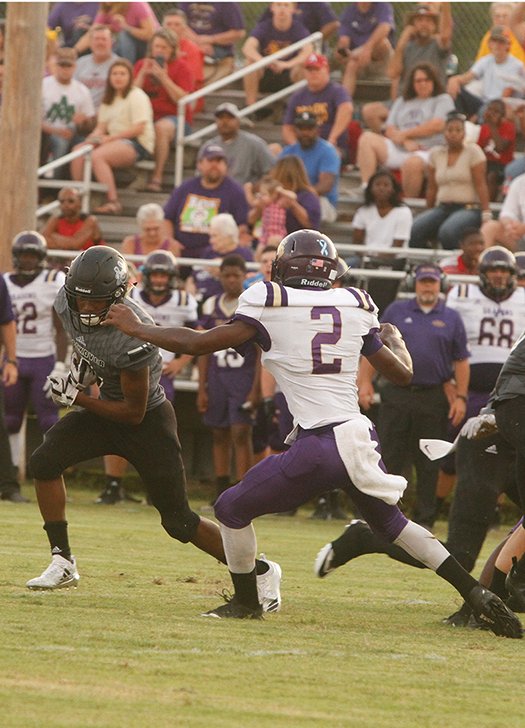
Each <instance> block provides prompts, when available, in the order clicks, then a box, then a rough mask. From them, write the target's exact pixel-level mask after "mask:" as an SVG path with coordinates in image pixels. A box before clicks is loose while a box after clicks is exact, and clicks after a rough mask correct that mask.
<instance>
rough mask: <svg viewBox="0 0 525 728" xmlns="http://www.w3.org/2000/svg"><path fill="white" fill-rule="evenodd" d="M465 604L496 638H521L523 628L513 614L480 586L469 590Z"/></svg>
mask: <svg viewBox="0 0 525 728" xmlns="http://www.w3.org/2000/svg"><path fill="white" fill-rule="evenodd" d="M466 602H467V604H469V605H470V606H471V607H472V611H473V613H474V617H475V618H476V619H477V620H479V621H480V622H481V623H483V624H485V625H486V626H487V627H488V628H489V629H490V630H491V632H494V634H495V635H498V637H510V638H511V639H521V638H522V637H523V627H522V626H521V622H520V620H519V619H518V618H517V617H516V615H515V614H514V612H511V610H510V609H509V608H508V607H506V606H505V604H504V603H503V602H502V601H501V599H500V598H499V597H497V596H496V595H495V594H493V593H492V592H491V591H489V590H488V589H486V588H485V587H483V586H481V584H478V585H477V586H475V587H474V588H473V589H472V590H471V592H470V594H469V595H468V598H467V600H466Z"/></svg>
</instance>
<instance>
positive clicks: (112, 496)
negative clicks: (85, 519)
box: [95, 486, 124, 506]
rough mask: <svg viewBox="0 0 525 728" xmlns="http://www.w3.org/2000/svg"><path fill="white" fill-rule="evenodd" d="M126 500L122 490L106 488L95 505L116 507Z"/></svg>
mask: <svg viewBox="0 0 525 728" xmlns="http://www.w3.org/2000/svg"><path fill="white" fill-rule="evenodd" d="M123 500H124V497H123V495H122V493H121V492H120V488H113V487H111V486H110V487H108V488H104V490H103V491H102V493H101V494H100V495H99V497H98V498H97V500H96V501H95V503H97V504H98V505H103V506H114V505H115V503H120V502H121V501H123Z"/></svg>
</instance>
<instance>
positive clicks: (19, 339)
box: [4, 270, 65, 359]
mask: <svg viewBox="0 0 525 728" xmlns="http://www.w3.org/2000/svg"><path fill="white" fill-rule="evenodd" d="M4 278H5V282H6V284H7V289H8V291H9V295H10V296H11V301H12V304H13V311H14V314H15V316H16V354H17V356H20V357H22V358H28V359H34V358H37V357H44V356H51V355H53V354H55V353H56V352H55V326H54V323H53V304H54V302H55V298H56V296H57V293H58V291H59V290H60V289H61V288H62V286H63V285H64V281H65V275H64V273H62V271H57V270H42V271H41V272H40V273H39V274H38V275H37V276H36V278H34V280H32V281H31V282H30V283H27V284H25V285H22V286H21V285H18V284H17V283H16V282H14V281H16V274H15V273H5V274H4ZM13 278H14V281H13Z"/></svg>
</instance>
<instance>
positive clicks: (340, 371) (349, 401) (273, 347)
mask: <svg viewBox="0 0 525 728" xmlns="http://www.w3.org/2000/svg"><path fill="white" fill-rule="evenodd" d="M233 318H234V320H235V319H239V320H241V321H245V322H246V323H249V324H251V325H252V326H255V327H256V328H257V335H256V338H255V341H256V342H257V343H258V344H259V346H260V347H261V349H262V351H263V354H262V358H261V361H262V364H263V366H265V367H266V368H267V369H268V370H269V371H270V372H271V373H272V374H273V376H274V377H275V379H276V381H277V383H278V385H279V387H280V389H281V390H282V392H283V394H284V396H285V397H286V401H287V403H288V406H289V408H290V412H291V413H292V415H293V417H294V422H295V424H298V425H300V426H301V427H302V428H303V429H305V430H309V429H313V428H315V427H321V426H324V425H330V424H333V423H335V422H345V421H346V420H349V419H351V418H353V417H355V416H356V415H360V411H359V405H358V400H357V383H356V377H357V369H358V366H359V357H360V355H361V354H364V355H365V356H369V355H370V354H374V353H375V352H376V351H378V350H379V349H380V348H381V347H382V346H383V343H382V342H381V340H380V338H379V336H378V331H379V321H378V319H377V308H376V306H375V304H374V302H373V301H372V299H371V298H370V296H369V295H368V294H367V293H366V292H365V291H361V290H359V289H357V288H332V289H330V290H328V291H315V290H305V289H296V288H289V287H286V286H280V285H278V284H277V283H273V282H272V283H267V282H262V281H261V282H260V283H256V284H254V285H253V286H251V287H250V288H248V289H247V290H246V291H245V292H244V293H243V294H242V295H241V297H240V298H239V305H238V307H237V311H236V313H235V315H234V317H233Z"/></svg>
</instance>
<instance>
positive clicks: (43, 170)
mask: <svg viewBox="0 0 525 728" xmlns="http://www.w3.org/2000/svg"><path fill="white" fill-rule="evenodd" d="M94 148H95V147H94V146H93V144H84V145H83V146H81V147H80V148H79V149H75V151H73V152H69V153H68V154H65V155H64V156H63V157H59V158H58V159H53V161H52V162H48V163H47V164H44V165H42V167H39V168H38V171H37V176H38V177H39V178H41V177H44V176H45V175H46V174H47V173H48V172H54V171H55V169H59V168H60V167H63V166H64V164H69V162H72V161H73V160H74V159H78V158H79V157H85V158H86V159H85V161H84V174H83V177H82V179H81V180H59V179H46V180H45V184H44V185H43V186H45V187H54V188H56V189H61V188H62V187H64V186H65V185H67V186H68V187H75V188H77V189H78V190H79V191H80V194H81V195H82V212H84V213H86V214H88V213H89V212H90V208H91V192H92V190H93V185H94V183H93V182H92V180H91V171H92V169H93V164H92V161H91V153H92V152H93V149H94ZM58 207H60V203H59V201H58V200H54V201H53V202H50V203H48V204H47V205H42V206H41V207H39V208H38V209H37V211H36V217H37V219H38V218H39V217H43V216H44V215H47V214H48V213H50V212H53V210H56V209H57V208H58Z"/></svg>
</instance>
